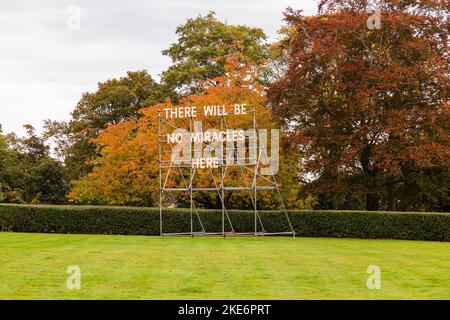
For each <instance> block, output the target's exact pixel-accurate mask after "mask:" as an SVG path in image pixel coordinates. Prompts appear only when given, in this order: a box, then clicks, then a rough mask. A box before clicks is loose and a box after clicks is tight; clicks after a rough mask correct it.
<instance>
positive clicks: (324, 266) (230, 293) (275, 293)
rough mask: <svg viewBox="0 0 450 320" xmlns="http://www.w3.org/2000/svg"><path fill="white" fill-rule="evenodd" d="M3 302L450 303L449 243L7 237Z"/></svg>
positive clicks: (0, 245) (0, 269) (0, 237)
mask: <svg viewBox="0 0 450 320" xmlns="http://www.w3.org/2000/svg"><path fill="white" fill-rule="evenodd" d="M69 265H78V266H79V267H80V268H81V289H80V290H69V289H67V287H66V279H67V277H68V274H67V273H66V270H67V267H68V266H69ZM369 265H377V266H379V267H380V268H381V281H382V282H381V284H382V287H381V289H380V290H369V289H368V288H367V286H366V280H367V278H368V277H369V276H370V275H369V274H367V273H366V270H367V267H368V266H369ZM0 298H1V299H449V298H450V243H444V242H442V243H441V242H422V241H402V240H359V239H329V238H296V239H293V238H287V237H266V238H258V239H254V238H252V237H235V238H227V239H225V240H224V239H222V238H212V237H209V238H200V237H199V238H194V239H191V238H179V237H178V238H160V237H145V236H106V235H63V234H25V233H0Z"/></svg>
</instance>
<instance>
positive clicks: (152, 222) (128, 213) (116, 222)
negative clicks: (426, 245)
mask: <svg viewBox="0 0 450 320" xmlns="http://www.w3.org/2000/svg"><path fill="white" fill-rule="evenodd" d="M199 214H200V216H201V218H202V222H203V225H204V227H205V229H206V230H207V231H211V232H219V231H220V230H221V211H220V210H199ZM260 214H261V220H262V222H263V224H264V227H265V229H266V231H267V232H271V231H272V232H274V231H289V229H288V226H287V223H286V219H285V215H284V213H282V212H280V211H261V213H260ZM229 215H230V220H231V222H232V223H233V226H234V228H235V231H236V232H252V231H253V228H254V220H253V218H254V215H253V212H252V211H238V210H231V211H229ZM189 217H190V214H189V210H188V209H166V210H164V226H165V230H164V232H188V231H189V230H190V222H189V221H190V220H189ZM289 217H290V219H291V221H292V224H293V227H294V229H295V231H296V233H297V236H301V237H337V238H364V239H366V238H383V239H409V240H433V241H450V213H418V212H403V213H400V212H368V211H289ZM159 222H160V221H159V209H157V208H132V207H96V206H33V205H0V230H1V231H14V232H43V233H82V234H83V233H86V234H134V235H159ZM194 228H195V230H197V231H198V230H200V227H199V225H198V223H197V220H195V225H194Z"/></svg>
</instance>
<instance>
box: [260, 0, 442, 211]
mask: <svg viewBox="0 0 450 320" xmlns="http://www.w3.org/2000/svg"><path fill="white" fill-rule="evenodd" d="M371 5H372V7H371V8H368V6H367V2H365V1H351V0H350V1H348V0H346V1H339V0H324V1H321V2H320V6H319V8H320V11H319V14H318V15H317V16H305V15H303V14H302V13H301V12H300V11H294V10H292V9H289V10H288V11H287V12H286V13H285V17H286V18H285V19H286V22H287V26H288V27H289V28H292V29H294V30H295V32H293V33H291V34H290V36H289V37H286V38H285V39H284V41H283V42H282V48H283V50H285V51H286V52H287V54H288V58H289V59H288V67H287V70H286V72H285V74H284V76H283V77H282V78H281V79H280V80H278V81H277V82H276V83H274V84H273V85H272V86H271V87H270V90H269V100H270V103H271V105H272V106H273V110H274V112H275V114H276V115H277V117H278V118H279V120H280V122H281V123H283V124H284V126H285V128H286V129H287V130H288V131H290V132H291V134H290V136H289V139H290V141H291V142H292V148H293V149H295V150H296V152H298V153H299V154H301V155H302V157H303V163H304V166H302V168H303V174H304V178H305V179H309V180H312V181H311V183H310V184H309V189H308V190H309V191H310V192H314V193H316V194H319V198H320V199H319V200H321V201H322V204H323V206H322V207H325V208H330V209H331V208H349V206H351V203H357V202H358V201H360V203H361V205H362V206H364V207H365V208H366V209H368V210H378V209H380V208H383V209H389V210H396V209H400V210H430V209H435V210H443V207H442V206H445V204H444V203H445V202H446V201H448V192H449V185H450V184H449V181H450V180H449V159H450V157H449V155H450V146H449V141H450V130H449V123H450V121H449V120H450V119H449V100H448V97H449V74H450V72H449V71H450V70H449V65H450V55H449V50H448V44H449V38H448V31H449V29H448V22H449V21H448V11H447V10H448V7H446V6H445V1H436V0H428V1H420V2H418V1H409V0H384V1H372V2H371ZM447 5H448V3H447ZM374 8H378V9H380V10H381V16H380V18H381V19H380V22H381V23H380V25H378V26H377V25H373V24H370V23H372V21H371V19H373V14H374V12H373V10H369V9H374ZM368 21H369V23H368ZM446 199H447V200H446ZM447 203H448V202H447Z"/></svg>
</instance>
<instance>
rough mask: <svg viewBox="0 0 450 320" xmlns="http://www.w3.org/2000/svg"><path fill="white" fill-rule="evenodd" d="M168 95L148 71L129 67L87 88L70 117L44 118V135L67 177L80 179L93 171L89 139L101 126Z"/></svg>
mask: <svg viewBox="0 0 450 320" xmlns="http://www.w3.org/2000/svg"><path fill="white" fill-rule="evenodd" d="M165 96H170V93H168V92H167V91H165V89H164V88H162V87H161V86H160V85H159V84H158V83H156V82H155V81H154V80H153V79H152V77H151V76H150V75H149V74H148V72H147V71H145V70H144V71H128V72H127V76H126V77H122V78H119V79H110V80H107V81H105V82H99V83H98V90H97V91H96V92H86V93H84V94H83V95H82V98H81V99H80V101H79V102H78V104H77V106H76V107H75V109H74V111H73V112H72V120H71V121H69V122H58V121H51V120H47V121H46V122H45V128H46V132H45V137H46V138H52V139H53V140H54V142H55V144H56V150H55V151H56V153H57V155H58V156H59V158H60V159H62V160H63V161H64V163H65V166H66V168H67V172H68V175H69V178H70V179H71V180H72V179H73V180H76V179H79V178H80V177H83V176H85V175H86V174H88V173H89V172H91V171H92V168H93V163H92V162H93V161H94V159H95V157H96V156H97V153H96V147H97V146H96V145H95V144H94V143H93V142H92V141H93V140H92V139H94V138H96V137H97V136H98V133H99V131H100V130H103V129H105V128H106V127H107V126H108V125H115V124H118V123H120V122H122V121H125V120H127V119H130V118H134V117H139V116H140V113H139V112H138V110H139V109H141V108H143V107H145V106H150V105H153V104H155V103H157V102H160V101H163V97H164V98H165Z"/></svg>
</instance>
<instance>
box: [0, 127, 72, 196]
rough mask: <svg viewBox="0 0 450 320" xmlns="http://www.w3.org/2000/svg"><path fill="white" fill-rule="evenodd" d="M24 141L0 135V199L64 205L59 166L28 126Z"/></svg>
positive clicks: (43, 140)
mask: <svg viewBox="0 0 450 320" xmlns="http://www.w3.org/2000/svg"><path fill="white" fill-rule="evenodd" d="M24 127H25V128H26V129H27V136H26V137H18V136H16V135H15V134H9V135H7V136H3V135H1V134H0V186H1V188H0V194H1V196H0V198H1V199H2V201H5V202H14V203H52V204H60V203H64V202H65V193H66V190H67V187H66V185H67V184H66V179H65V176H64V169H63V167H62V164H61V163H60V162H58V161H57V160H54V159H52V158H51V157H50V154H49V147H48V146H47V145H46V143H45V142H46V141H45V139H44V138H43V137H41V136H39V135H37V134H36V133H35V130H34V128H33V127H32V126H31V125H26V126H24Z"/></svg>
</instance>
